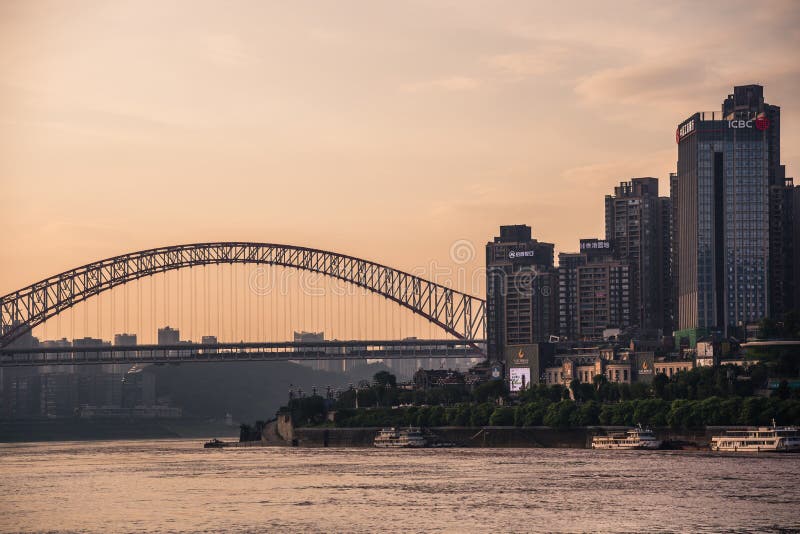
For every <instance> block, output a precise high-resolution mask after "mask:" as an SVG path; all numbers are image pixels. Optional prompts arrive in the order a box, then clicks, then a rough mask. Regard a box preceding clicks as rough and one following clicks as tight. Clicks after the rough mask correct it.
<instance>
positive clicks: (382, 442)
mask: <svg viewBox="0 0 800 534" xmlns="http://www.w3.org/2000/svg"><path fill="white" fill-rule="evenodd" d="M374 444H375V446H376V447H381V448H386V449H409V448H418V447H425V446H426V445H427V444H428V442H427V441H426V440H425V437H424V436H423V435H422V432H421V431H420V429H419V428H414V427H408V428H407V429H405V430H397V429H396V428H394V427H392V428H384V429H382V430H380V431H379V432H378V435H377V436H375V441H374Z"/></svg>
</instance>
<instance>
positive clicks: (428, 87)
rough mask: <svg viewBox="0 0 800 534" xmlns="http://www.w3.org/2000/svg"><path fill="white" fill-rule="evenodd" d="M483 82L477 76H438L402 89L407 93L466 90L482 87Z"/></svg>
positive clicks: (407, 85) (406, 85) (410, 84)
mask: <svg viewBox="0 0 800 534" xmlns="http://www.w3.org/2000/svg"><path fill="white" fill-rule="evenodd" d="M480 85H481V82H480V80H478V79H476V78H470V77H467V76H452V77H449V78H438V79H435V80H427V81H422V82H415V83H409V84H405V85H403V86H402V90H403V91H405V92H407V93H423V92H447V93H454V92H465V91H473V90H475V89H477V88H478V87H480Z"/></svg>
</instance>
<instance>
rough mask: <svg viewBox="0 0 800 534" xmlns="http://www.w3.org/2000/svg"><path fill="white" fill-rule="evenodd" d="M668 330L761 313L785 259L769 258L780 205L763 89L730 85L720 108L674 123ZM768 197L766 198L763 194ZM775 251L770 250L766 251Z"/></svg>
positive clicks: (728, 322) (776, 137)
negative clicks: (672, 295)
mask: <svg viewBox="0 0 800 534" xmlns="http://www.w3.org/2000/svg"><path fill="white" fill-rule="evenodd" d="M676 141H677V143H678V177H677V184H676V190H677V194H676V195H675V200H676V203H677V206H676V208H677V209H676V212H677V221H676V227H677V230H678V235H677V243H678V251H677V255H678V260H679V265H678V275H677V276H678V302H677V315H678V328H679V332H678V337H679V338H680V337H687V338H689V339H690V342H691V341H693V340H696V337H697V335H698V333H705V332H708V331H715V332H720V333H723V334H733V333H739V332H740V331H741V330H742V327H743V326H744V325H746V324H747V323H753V322H756V321H758V320H760V319H761V318H763V317H767V316H768V315H769V314H770V294H771V293H773V294H774V291H775V290H776V288H777V286H776V285H774V284H775V283H776V281H777V280H779V279H784V278H785V277H786V274H785V273H784V272H783V271H784V270H785V269H786V268H787V267H786V266H784V265H781V264H780V263H779V262H774V263H773V262H772V261H771V258H770V249H775V248H776V246H775V245H774V240H776V239H786V238H785V237H784V238H781V237H779V235H780V232H776V231H775V227H776V226H780V223H779V222H778V220H776V218H778V219H780V218H781V217H782V212H781V210H780V209H777V208H776V206H774V205H773V206H772V207H771V202H777V199H778V198H783V196H784V195H777V194H775V195H770V188H771V187H773V186H783V185H784V184H783V173H782V170H781V168H780V108H779V107H777V106H772V105H769V104H766V103H765V102H764V96H763V87H761V86H760V85H746V86H738V87H735V88H734V92H733V94H731V95H728V97H727V98H726V99H725V101H724V102H723V104H722V110H721V111H716V112H713V111H712V112H698V113H695V114H693V115H692V116H690V117H689V118H687V119H686V120H684V121H683V122H681V123H680V124H679V125H678V129H677V132H676ZM771 199H772V200H771ZM773 259H775V258H773Z"/></svg>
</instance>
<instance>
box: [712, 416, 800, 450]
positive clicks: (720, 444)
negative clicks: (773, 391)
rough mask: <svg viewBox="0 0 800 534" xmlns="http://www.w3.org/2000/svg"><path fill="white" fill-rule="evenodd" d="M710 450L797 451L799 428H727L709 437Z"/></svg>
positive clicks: (774, 425) (798, 447) (773, 425)
mask: <svg viewBox="0 0 800 534" xmlns="http://www.w3.org/2000/svg"><path fill="white" fill-rule="evenodd" d="M711 450H712V451H723V452H798V451H800V429H798V428H797V427H796V426H777V425H776V424H775V420H774V419H773V420H772V426H762V427H758V428H748V429H745V430H728V431H726V432H725V433H724V434H722V435H721V436H714V437H712V438H711Z"/></svg>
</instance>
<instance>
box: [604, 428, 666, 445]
mask: <svg viewBox="0 0 800 534" xmlns="http://www.w3.org/2000/svg"><path fill="white" fill-rule="evenodd" d="M659 447H661V440H659V439H656V436H655V434H653V431H652V430H650V429H649V428H642V426H641V425H637V426H636V428H634V429H632V430H628V431H627V432H618V433H615V434H609V435H608V436H594V437H593V438H592V448H593V449H658V448H659Z"/></svg>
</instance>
